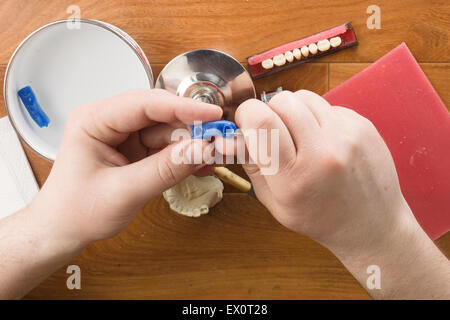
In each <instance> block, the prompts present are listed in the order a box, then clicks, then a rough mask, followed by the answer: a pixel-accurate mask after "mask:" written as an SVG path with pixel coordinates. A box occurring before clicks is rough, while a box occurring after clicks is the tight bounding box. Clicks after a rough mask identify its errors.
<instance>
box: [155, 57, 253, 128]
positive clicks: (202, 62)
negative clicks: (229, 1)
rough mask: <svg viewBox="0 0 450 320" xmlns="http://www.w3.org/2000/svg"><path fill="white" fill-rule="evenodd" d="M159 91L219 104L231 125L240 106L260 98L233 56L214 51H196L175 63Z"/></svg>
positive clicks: (163, 75) (160, 79)
mask: <svg viewBox="0 0 450 320" xmlns="http://www.w3.org/2000/svg"><path fill="white" fill-rule="evenodd" d="M155 87H156V88H161V89H166V90H168V91H170V92H172V93H174V94H176V95H178V96H181V97H189V98H193V99H196V100H201V101H204V102H207V103H212V104H216V105H218V106H220V107H222V109H223V118H224V119H226V120H230V121H234V113H235V111H236V109H237V107H238V106H239V104H241V103H242V102H244V101H245V100H247V99H251V98H255V97H256V92H255V87H254V86H253V81H252V79H251V77H250V75H249V74H248V72H247V70H245V68H244V67H243V66H242V65H241V64H240V63H239V62H238V61H237V60H236V59H234V58H233V57H231V56H230V55H228V54H226V53H224V52H221V51H218V50H212V49H200V50H193V51H189V52H186V53H183V54H181V55H179V56H177V57H175V58H174V59H172V61H170V62H169V63H168V64H167V65H166V66H165V67H164V69H163V70H162V71H161V73H160V74H159V77H158V79H157V80H156V84H155Z"/></svg>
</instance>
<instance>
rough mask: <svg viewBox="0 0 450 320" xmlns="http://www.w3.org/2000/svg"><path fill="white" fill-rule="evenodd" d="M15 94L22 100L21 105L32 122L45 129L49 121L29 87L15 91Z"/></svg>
mask: <svg viewBox="0 0 450 320" xmlns="http://www.w3.org/2000/svg"><path fill="white" fill-rule="evenodd" d="M17 94H18V95H19V97H20V100H22V102H23V105H24V106H25V108H26V109H27V111H28V114H29V115H30V117H31V118H32V119H33V120H34V122H36V124H37V125H38V126H39V127H41V128H42V127H47V126H48V124H49V123H50V119H49V118H48V116H47V115H46V114H45V112H44V111H43V110H42V109H41V106H40V105H39V103H38V101H37V99H36V96H35V95H34V92H33V90H32V89H31V87H30V86H26V87H24V88H22V89H20V90H19V91H17Z"/></svg>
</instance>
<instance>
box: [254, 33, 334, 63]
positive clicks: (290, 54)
mask: <svg viewBox="0 0 450 320" xmlns="http://www.w3.org/2000/svg"><path fill="white" fill-rule="evenodd" d="M341 43H342V39H341V37H334V38H331V39H330V40H328V39H324V40H320V41H318V42H317V43H311V44H310V45H309V46H303V47H301V48H300V49H294V50H292V51H287V52H285V53H284V54H279V55H276V56H275V57H273V58H272V59H266V60H264V61H263V62H261V65H262V67H263V68H264V69H272V68H273V66H274V65H275V66H278V67H281V66H283V65H285V64H286V62H293V61H294V58H295V59H296V60H300V59H301V58H302V56H303V57H305V58H306V57H307V56H309V55H310V54H316V53H317V52H319V51H320V52H325V51H328V50H330V48H336V47H339V46H340V45H341Z"/></svg>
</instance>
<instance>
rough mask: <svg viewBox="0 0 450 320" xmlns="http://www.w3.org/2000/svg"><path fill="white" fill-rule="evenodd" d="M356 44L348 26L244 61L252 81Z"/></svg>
mask: <svg viewBox="0 0 450 320" xmlns="http://www.w3.org/2000/svg"><path fill="white" fill-rule="evenodd" d="M357 44H358V41H357V40H356V34H355V32H354V30H353V26H352V24H351V22H347V23H344V24H343V25H340V26H337V27H334V28H331V29H328V30H325V31H322V32H319V33H317V34H314V35H312V36H309V37H306V38H303V39H300V40H296V41H293V42H289V43H287V44H284V45H281V46H279V47H276V48H273V49H270V50H268V51H265V52H262V53H259V54H256V55H253V56H251V57H249V58H247V62H248V65H249V71H250V74H251V75H252V77H253V78H254V79H256V78H260V77H263V76H266V75H268V74H272V73H275V72H278V71H281V70H284V69H287V68H289V67H292V66H295V65H298V64H300V63H304V62H308V61H310V60H313V59H315V58H318V57H321V56H323V55H326V54H330V53H333V52H336V51H339V50H342V49H345V48H348V47H352V46H355V45H357Z"/></svg>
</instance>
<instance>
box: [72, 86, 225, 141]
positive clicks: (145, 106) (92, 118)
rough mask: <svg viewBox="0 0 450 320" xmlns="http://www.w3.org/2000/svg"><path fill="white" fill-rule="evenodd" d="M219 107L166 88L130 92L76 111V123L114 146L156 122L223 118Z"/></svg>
mask: <svg viewBox="0 0 450 320" xmlns="http://www.w3.org/2000/svg"><path fill="white" fill-rule="evenodd" d="M221 116H222V109H221V108H220V107H219V106H216V105H212V104H208V103H204V102H200V101H196V100H193V99H190V98H183V97H178V96H175V95H173V94H171V93H169V92H167V91H165V90H162V89H151V90H138V91H130V92H126V93H123V94H120V95H118V96H114V97H112V98H108V99H105V100H101V101H97V102H94V103H91V104H88V105H85V106H83V107H81V108H80V110H79V111H77V112H75V116H74V117H75V118H76V122H77V123H78V124H79V125H81V126H82V127H83V128H84V129H85V130H86V131H87V133H88V134H89V135H91V136H93V137H95V138H96V139H98V140H100V141H102V142H105V143H107V144H110V145H117V144H120V143H121V142H123V141H125V139H126V138H127V137H128V134H129V133H131V132H135V131H138V130H140V129H143V128H146V127H149V126H152V125H154V124H156V123H160V122H164V123H184V124H193V123H194V121H203V122H206V121H214V120H218V119H220V118H221Z"/></svg>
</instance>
